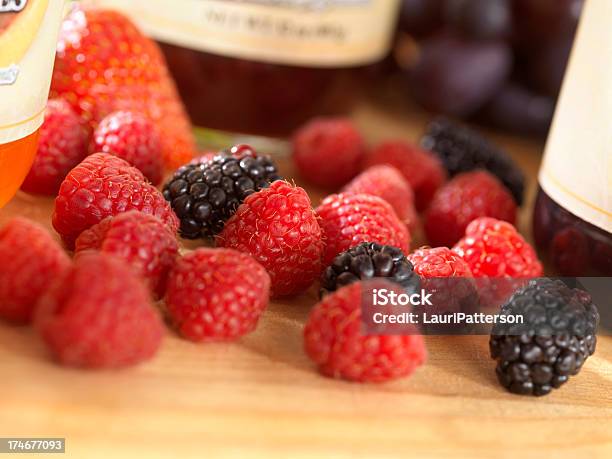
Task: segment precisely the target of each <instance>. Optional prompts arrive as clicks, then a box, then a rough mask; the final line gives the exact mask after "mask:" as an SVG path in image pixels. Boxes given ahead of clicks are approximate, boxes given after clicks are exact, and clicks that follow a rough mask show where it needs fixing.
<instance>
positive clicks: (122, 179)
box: [53, 153, 178, 248]
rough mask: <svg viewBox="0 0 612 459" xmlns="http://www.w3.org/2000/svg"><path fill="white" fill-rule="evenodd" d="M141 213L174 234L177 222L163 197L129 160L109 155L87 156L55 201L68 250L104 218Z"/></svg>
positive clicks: (58, 227) (56, 217) (55, 215)
mask: <svg viewBox="0 0 612 459" xmlns="http://www.w3.org/2000/svg"><path fill="white" fill-rule="evenodd" d="M128 210H140V211H141V212H144V213H146V214H150V215H154V216H156V217H158V218H159V219H160V220H162V221H163V222H164V223H165V224H166V225H167V226H168V228H170V230H171V231H172V232H173V233H174V232H176V230H177V228H178V219H177V218H176V215H174V212H172V209H171V208H170V205H169V204H168V203H167V202H166V200H165V199H164V197H163V196H162V194H161V193H160V192H159V191H158V190H157V188H155V187H154V186H153V185H151V184H150V183H149V182H147V180H146V179H145V178H144V176H143V175H142V173H141V172H140V171H139V170H138V169H136V168H135V167H133V166H130V165H129V164H128V163H127V162H126V161H124V160H123V159H121V158H117V157H116V156H113V155H109V154H106V153H96V154H93V155H91V156H88V157H87V158H85V159H84V160H83V162H81V164H79V165H78V166H76V167H75V168H74V169H72V170H71V171H70V173H69V174H68V175H67V176H66V179H65V180H64V181H63V183H62V186H61V187H60V191H59V194H58V196H57V198H56V199H55V208H54V211H53V227H54V228H55V230H56V231H57V232H58V233H59V234H60V235H61V236H62V239H63V240H64V242H65V243H66V245H67V246H68V247H69V248H73V247H74V241H75V240H76V238H77V237H78V236H79V234H81V233H82V232H83V231H85V230H86V229H88V228H90V227H92V226H93V225H95V224H96V223H99V222H100V221H102V220H103V219H104V218H106V217H109V216H112V215H117V214H120V213H123V212H127V211H128Z"/></svg>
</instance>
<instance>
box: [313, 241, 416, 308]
mask: <svg viewBox="0 0 612 459" xmlns="http://www.w3.org/2000/svg"><path fill="white" fill-rule="evenodd" d="M375 277H376V278H386V279H389V280H391V281H393V282H395V283H396V284H399V285H400V286H402V287H403V288H404V289H406V291H407V292H409V293H413V292H416V291H417V290H418V289H419V288H420V286H421V278H420V277H419V276H418V274H416V273H415V272H414V267H413V266H412V263H410V262H409V261H408V259H407V258H406V256H405V255H404V253H403V252H402V251H401V250H400V249H398V248H397V247H393V246H390V245H380V244H376V243H374V242H362V243H361V244H359V245H357V246H355V247H352V248H350V249H348V250H346V251H344V252H342V253H341V254H340V255H338V256H336V258H334V261H333V262H332V264H331V265H330V266H328V267H327V268H326V269H325V270H324V271H323V274H322V276H321V292H320V294H321V296H323V295H325V294H327V293H330V292H333V291H334V290H336V289H339V288H340V287H344V286H345V285H349V284H352V283H353V282H356V281H359V280H366V279H372V278H375Z"/></svg>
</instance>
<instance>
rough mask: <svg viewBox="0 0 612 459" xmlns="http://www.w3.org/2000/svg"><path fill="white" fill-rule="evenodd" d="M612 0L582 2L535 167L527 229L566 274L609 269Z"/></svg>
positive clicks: (611, 270) (611, 261) (611, 268)
mask: <svg viewBox="0 0 612 459" xmlns="http://www.w3.org/2000/svg"><path fill="white" fill-rule="evenodd" d="M611 50H612V2H609V1H603V0H602V1H590V2H587V3H586V5H585V9H584V11H583V15H582V19H581V24H580V27H579V30H578V35H577V38H576V44H575V46H574V50H573V52H572V57H571V59H570V65H569V68H568V73H567V75H566V78H565V81H564V84H563V89H562V92H561V97H560V99H559V102H558V104H557V112H556V114H555V119H554V122H553V126H552V129H551V133H550V136H549V139H548V143H547V145H546V153H545V156H544V160H543V163H542V167H541V170H540V174H539V183H540V187H541V189H540V192H539V195H538V197H537V200H536V205H535V209H534V214H533V230H534V237H535V241H536V243H537V245H538V247H539V248H540V249H541V250H542V251H543V252H544V253H545V254H546V255H548V256H549V258H550V261H551V262H552V265H553V267H554V268H556V270H557V271H558V272H559V273H560V274H562V275H567V276H581V275H594V274H603V275H607V276H612V124H611V121H610V120H612V52H611Z"/></svg>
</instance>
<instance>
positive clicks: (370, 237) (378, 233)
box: [316, 193, 411, 266]
mask: <svg viewBox="0 0 612 459" xmlns="http://www.w3.org/2000/svg"><path fill="white" fill-rule="evenodd" d="M316 212H317V215H318V216H319V218H320V220H319V223H320V225H321V229H322V230H323V239H324V241H325V251H324V255H323V265H324V266H328V265H329V264H330V263H331V262H332V261H333V259H334V258H335V257H336V256H337V255H338V254H340V253H342V252H344V251H345V250H347V249H350V248H351V247H354V246H356V245H358V244H360V243H361V242H376V243H378V244H381V245H391V246H394V247H397V248H399V249H400V250H401V251H402V252H404V253H408V252H409V249H410V239H411V237H410V231H408V228H407V227H406V225H405V224H404V223H402V222H401V221H400V220H399V218H398V217H397V215H396V213H395V211H394V210H393V208H392V207H391V206H390V205H389V204H388V203H387V202H386V201H384V200H383V199H381V198H379V197H377V196H372V195H368V194H356V193H341V194H333V195H330V196H328V197H327V198H325V199H324V200H323V202H322V203H321V205H320V206H319V207H317V209H316Z"/></svg>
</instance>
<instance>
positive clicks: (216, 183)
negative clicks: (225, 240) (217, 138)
mask: <svg viewBox="0 0 612 459" xmlns="http://www.w3.org/2000/svg"><path fill="white" fill-rule="evenodd" d="M279 179H280V177H279V176H278V172H277V168H276V164H274V161H272V159H271V158H270V157H269V156H265V155H258V154H257V153H256V152H255V151H254V150H253V149H252V148H251V147H249V146H247V145H236V146H234V147H233V148H232V149H231V150H230V151H229V152H227V153H221V154H218V155H216V156H215V157H214V158H212V159H211V160H210V161H206V160H204V161H201V160H197V161H192V162H191V163H189V164H187V165H185V166H183V167H181V168H179V169H178V170H177V171H176V172H175V173H174V176H173V177H172V178H171V179H170V180H169V181H168V182H167V183H166V184H165V185H164V197H165V198H166V200H167V201H168V202H170V204H171V206H172V209H174V212H175V213H176V215H177V216H178V217H179V219H180V221H181V228H180V233H181V236H182V237H184V238H185V239H199V238H209V237H213V236H214V235H216V234H218V233H219V232H220V231H221V230H222V229H223V225H224V224H225V222H226V221H227V219H228V218H230V217H231V216H232V215H233V214H234V212H236V209H237V208H238V206H239V205H240V204H241V203H242V201H244V198H246V197H247V196H248V195H250V194H252V193H255V192H256V191H259V190H261V189H262V188H266V187H268V186H269V185H270V183H272V182H273V181H275V180H279Z"/></svg>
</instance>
